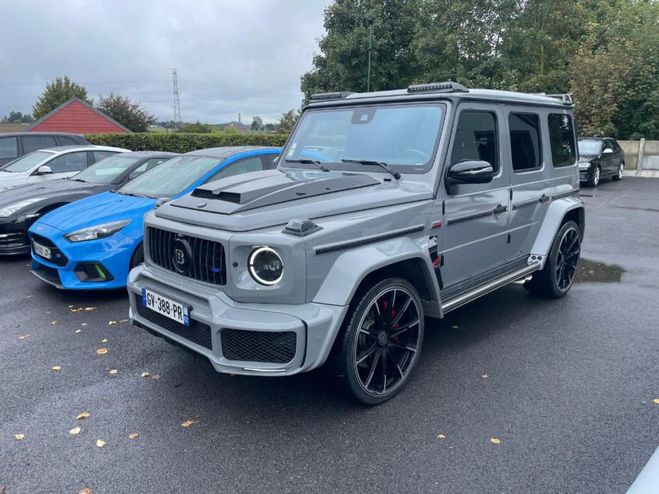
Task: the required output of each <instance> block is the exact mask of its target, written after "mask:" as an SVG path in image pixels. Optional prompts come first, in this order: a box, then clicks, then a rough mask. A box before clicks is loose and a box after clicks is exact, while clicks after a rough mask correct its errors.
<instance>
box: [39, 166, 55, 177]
mask: <svg viewBox="0 0 659 494" xmlns="http://www.w3.org/2000/svg"><path fill="white" fill-rule="evenodd" d="M51 173H53V170H52V169H51V168H50V167H49V166H48V165H41V166H40V167H39V168H38V169H37V171H36V173H35V175H50V174H51Z"/></svg>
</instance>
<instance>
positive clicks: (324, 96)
mask: <svg viewBox="0 0 659 494" xmlns="http://www.w3.org/2000/svg"><path fill="white" fill-rule="evenodd" d="M351 94H354V93H353V92H351V91H337V92H334V93H316V94H312V95H311V96H310V97H309V100H310V101H327V100H331V99H342V98H346V97H348V96H350V95H351Z"/></svg>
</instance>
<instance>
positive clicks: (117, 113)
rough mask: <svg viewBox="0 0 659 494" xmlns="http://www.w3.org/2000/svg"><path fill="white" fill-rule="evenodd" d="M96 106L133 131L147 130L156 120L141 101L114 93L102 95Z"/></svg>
mask: <svg viewBox="0 0 659 494" xmlns="http://www.w3.org/2000/svg"><path fill="white" fill-rule="evenodd" d="M96 108H98V109H99V110H101V111H102V112H103V113H105V114H106V115H108V116H110V117H112V118H113V119H115V120H116V121H117V122H119V123H120V124H121V125H123V126H124V127H126V128H128V129H129V130H132V131H133V132H146V131H147V129H148V128H149V125H151V124H153V123H155V121H156V119H155V117H154V116H153V115H151V114H150V113H148V112H147V111H146V110H145V109H144V108H142V106H141V105H140V104H139V103H136V102H134V101H131V100H130V99H128V98H126V97H125V96H119V95H115V94H113V93H110V95H109V96H101V98H100V99H99V102H98V105H97V106H96Z"/></svg>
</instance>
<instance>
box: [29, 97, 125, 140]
mask: <svg viewBox="0 0 659 494" xmlns="http://www.w3.org/2000/svg"><path fill="white" fill-rule="evenodd" d="M27 130H28V131H30V132H71V133H74V134H123V133H125V132H130V130H128V129H127V128H126V127H124V126H123V125H121V124H120V123H119V122H117V121H116V120H114V119H112V118H110V117H108V116H107V115H106V114H105V113H103V112H102V111H100V110H97V109H96V108H94V107H93V106H92V105H90V104H89V103H87V102H86V101H83V100H81V99H80V98H77V97H75V96H74V97H72V98H71V99H69V100H68V101H66V102H64V103H62V104H61V105H60V106H58V107H57V108H55V109H54V110H53V111H51V112H50V113H48V114H47V115H44V116H43V117H41V118H40V119H39V120H37V121H36V122H34V123H33V124H32V125H30V127H28V129H27Z"/></svg>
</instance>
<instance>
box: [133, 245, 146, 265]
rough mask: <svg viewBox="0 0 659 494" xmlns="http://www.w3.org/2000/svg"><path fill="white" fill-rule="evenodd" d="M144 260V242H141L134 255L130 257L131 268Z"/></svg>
mask: <svg viewBox="0 0 659 494" xmlns="http://www.w3.org/2000/svg"><path fill="white" fill-rule="evenodd" d="M143 262H144V244H140V245H138V246H137V249H135V252H133V256H132V257H131V258H130V269H133V268H135V267H137V266H139V265H140V264H142V263H143Z"/></svg>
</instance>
